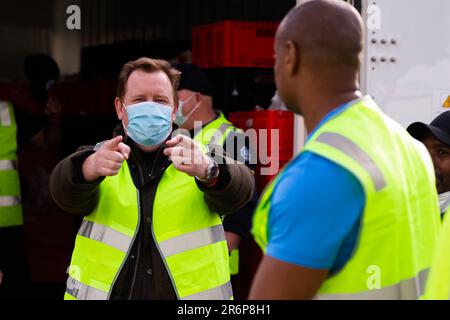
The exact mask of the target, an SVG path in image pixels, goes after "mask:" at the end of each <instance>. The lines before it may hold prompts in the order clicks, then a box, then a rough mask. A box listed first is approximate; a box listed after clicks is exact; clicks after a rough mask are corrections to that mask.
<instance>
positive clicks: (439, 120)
mask: <svg viewBox="0 0 450 320" xmlns="http://www.w3.org/2000/svg"><path fill="white" fill-rule="evenodd" d="M407 131H408V132H409V133H410V134H411V135H412V136H413V137H414V138H415V139H417V140H419V141H421V142H422V143H423V144H424V145H425V146H426V147H427V149H428V151H429V152H430V155H431V158H432V159H433V164H434V168H435V171H436V188H437V192H438V194H439V206H440V209H441V215H444V213H445V212H446V211H447V210H448V209H449V208H450V111H446V112H444V113H442V114H440V115H439V116H437V117H436V118H435V119H434V120H433V121H432V122H431V123H430V124H429V125H427V124H425V123H422V122H414V123H412V124H411V125H410V126H409V127H408V128H407Z"/></svg>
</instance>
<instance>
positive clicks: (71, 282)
mask: <svg viewBox="0 0 450 320" xmlns="http://www.w3.org/2000/svg"><path fill="white" fill-rule="evenodd" d="M66 293H68V294H70V295H71V296H72V297H74V298H76V299H78V300H107V299H108V292H105V291H102V290H99V289H96V288H93V287H90V286H88V285H85V284H83V283H81V282H80V281H78V280H76V279H74V278H72V277H69V278H68V279H67V287H66Z"/></svg>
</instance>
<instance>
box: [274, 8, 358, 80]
mask: <svg viewBox="0 0 450 320" xmlns="http://www.w3.org/2000/svg"><path fill="white" fill-rule="evenodd" d="M286 41H292V42H293V43H294V44H295V46H296V47H297V50H298V55H299V57H300V58H301V59H303V64H304V65H305V66H306V67H309V68H311V69H313V70H316V71H321V72H322V71H323V72H326V71H333V70H335V69H341V68H346V69H349V70H354V71H355V72H358V70H359V67H360V61H361V52H362V48H363V22H362V19H361V16H360V15H359V13H358V12H357V11H356V9H355V8H353V7H352V6H351V5H349V4H348V3H346V2H344V1H342V0H310V1H307V2H305V3H303V4H301V5H300V6H297V7H295V8H293V9H292V10H291V11H290V12H289V13H288V15H287V16H286V17H285V18H284V20H283V22H282V23H281V25H280V28H279V29H278V32H277V36H276V46H283V45H284V43H286Z"/></svg>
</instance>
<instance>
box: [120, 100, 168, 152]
mask: <svg viewBox="0 0 450 320" xmlns="http://www.w3.org/2000/svg"><path fill="white" fill-rule="evenodd" d="M172 110H173V109H172V107H170V106H166V105H163V104H160V103H157V102H154V101H146V102H140V103H137V104H133V105H130V106H128V107H126V108H125V111H126V112H127V115H128V127H126V128H125V132H126V133H127V135H128V136H129V137H130V138H131V139H133V141H134V142H136V143H138V144H140V145H141V146H144V147H154V146H158V145H160V144H161V143H163V142H164V141H165V140H166V139H167V138H168V137H169V135H170V133H171V130H172ZM124 127H125V126H124Z"/></svg>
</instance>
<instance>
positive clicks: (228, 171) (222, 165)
mask: <svg viewBox="0 0 450 320" xmlns="http://www.w3.org/2000/svg"><path fill="white" fill-rule="evenodd" d="M210 154H211V157H212V158H214V160H215V161H216V162H217V163H219V177H218V182H217V183H216V184H215V185H214V186H213V187H208V186H205V185H204V184H203V183H201V182H199V181H197V180H196V181H197V185H198V187H199V189H200V190H201V191H203V193H204V197H205V201H206V203H207V204H208V206H209V207H210V208H211V209H212V210H213V211H215V212H217V213H219V214H220V215H227V214H230V213H232V212H235V211H237V210H239V209H240V208H242V207H243V206H244V205H245V204H246V203H248V202H249V201H250V199H251V198H252V196H253V193H254V191H255V178H254V176H253V172H252V171H251V170H250V169H249V168H248V167H247V166H246V165H245V164H244V163H240V162H237V161H235V160H233V159H231V158H230V157H228V156H227V154H226V153H225V151H224V149H223V147H221V146H218V145H214V147H213V148H212V150H210Z"/></svg>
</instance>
